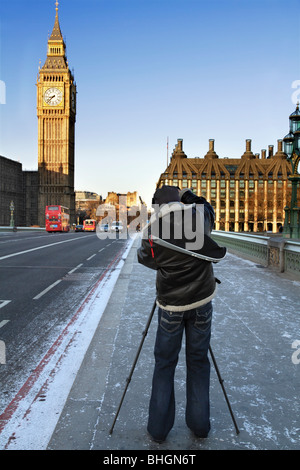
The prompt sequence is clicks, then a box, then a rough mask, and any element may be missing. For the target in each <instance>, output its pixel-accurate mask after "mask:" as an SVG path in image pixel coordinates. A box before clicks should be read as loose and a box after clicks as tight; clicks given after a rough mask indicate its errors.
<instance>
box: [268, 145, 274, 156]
mask: <svg viewBox="0 0 300 470" xmlns="http://www.w3.org/2000/svg"><path fill="white" fill-rule="evenodd" d="M273 149H274V145H269V155H268V158H271V157H273Z"/></svg>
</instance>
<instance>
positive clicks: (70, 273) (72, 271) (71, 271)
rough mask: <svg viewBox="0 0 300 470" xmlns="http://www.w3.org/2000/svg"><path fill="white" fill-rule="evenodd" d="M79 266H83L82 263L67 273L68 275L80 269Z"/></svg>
mask: <svg viewBox="0 0 300 470" xmlns="http://www.w3.org/2000/svg"><path fill="white" fill-rule="evenodd" d="M81 266H83V264H82V263H80V264H78V266H76V267H75V268H73V269H71V271H69V272H68V274H72V273H73V272H74V271H76V270H77V269H79V268H81Z"/></svg>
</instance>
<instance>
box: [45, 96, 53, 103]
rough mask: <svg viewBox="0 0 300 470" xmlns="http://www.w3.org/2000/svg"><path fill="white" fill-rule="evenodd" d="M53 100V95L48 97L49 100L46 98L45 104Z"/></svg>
mask: <svg viewBox="0 0 300 470" xmlns="http://www.w3.org/2000/svg"><path fill="white" fill-rule="evenodd" d="M53 98H55V95H53V96H50V98H48V100H47V103H50V101H52V99H53Z"/></svg>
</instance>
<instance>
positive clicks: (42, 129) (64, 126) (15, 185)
mask: <svg viewBox="0 0 300 470" xmlns="http://www.w3.org/2000/svg"><path fill="white" fill-rule="evenodd" d="M76 93H77V92H76V84H75V81H74V76H73V74H72V72H71V71H70V69H69V65H68V61H67V58H66V46H65V42H64V40H63V37H62V33H61V30H60V25H59V19H58V2H56V16H55V23H54V28H53V31H52V34H51V36H50V37H49V39H48V50H47V58H46V61H45V64H44V65H43V67H41V68H40V70H39V74H38V79H37V117H38V170H37V171H23V170H22V165H21V163H19V162H16V161H13V160H10V159H8V158H5V157H1V156H0V226H7V225H9V224H10V210H9V207H10V203H11V202H12V201H13V202H14V207H15V225H18V226H30V225H40V226H44V224H45V217H44V214H45V206H46V205H49V204H56V205H58V204H60V205H64V206H66V207H69V209H70V218H71V222H72V223H74V222H75V191H74V147H75V121H76ZM286 157H287V156H286V154H285V153H284V152H283V149H282V140H278V147H277V149H276V152H274V149H273V146H269V148H268V154H267V151H266V150H262V152H261V155H259V154H253V153H252V150H251V141H250V140H247V141H246V149H245V152H244V154H243V155H242V156H241V158H219V157H218V155H217V154H216V152H215V149H214V140H210V141H209V149H208V152H207V154H206V155H205V156H204V157H203V158H190V157H189V158H188V157H187V155H186V154H185V153H184V151H183V142H182V140H181V139H178V141H177V145H176V147H175V149H174V151H173V154H172V157H171V160H170V163H169V165H168V166H167V168H166V170H165V171H164V172H163V173H162V174H161V175H160V177H159V180H158V183H157V187H160V186H162V185H163V184H169V185H174V186H179V187H180V188H185V187H191V188H192V189H193V190H194V191H195V192H196V193H197V194H198V195H199V196H200V195H201V196H204V197H205V198H206V199H207V200H208V201H209V202H210V203H211V204H212V206H213V207H214V209H215V214H216V223H215V229H216V230H225V231H229V230H230V231H246V232H247V231H253V232H259V231H266V230H269V231H273V232H277V231H278V230H279V228H280V226H282V225H283V224H284V212H285V211H284V207H285V206H286V205H287V204H289V202H290V199H291V186H290V185H291V183H290V181H289V180H288V176H289V175H290V173H291V164H290V163H289V162H288V161H287V158H286Z"/></svg>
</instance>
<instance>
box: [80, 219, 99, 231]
mask: <svg viewBox="0 0 300 470" xmlns="http://www.w3.org/2000/svg"><path fill="white" fill-rule="evenodd" d="M83 230H84V231H85V232H96V220H94V219H86V220H84V221H83Z"/></svg>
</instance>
